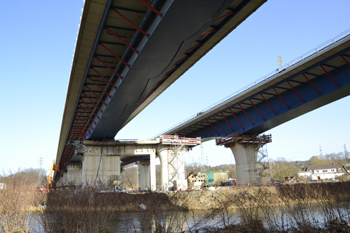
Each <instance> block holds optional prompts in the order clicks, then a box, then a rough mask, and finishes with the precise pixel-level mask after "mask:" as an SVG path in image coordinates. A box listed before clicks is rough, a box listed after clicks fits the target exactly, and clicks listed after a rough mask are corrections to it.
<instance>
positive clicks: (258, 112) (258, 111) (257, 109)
mask: <svg viewBox="0 0 350 233" xmlns="http://www.w3.org/2000/svg"><path fill="white" fill-rule="evenodd" d="M249 101H250V103H252V105H253V107H254V108H255V110H256V111H258V113H259V115H260V116H261V118H262V119H263V120H265V118H264V117H263V115H261V113H260V111H259V110H258V108H257V107H256V106H255V104H254V103H253V101H252V100H249Z"/></svg>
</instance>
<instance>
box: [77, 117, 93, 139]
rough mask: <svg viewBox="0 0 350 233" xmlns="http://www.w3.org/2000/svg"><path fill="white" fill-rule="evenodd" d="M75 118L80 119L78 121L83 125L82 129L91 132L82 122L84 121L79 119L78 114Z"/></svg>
mask: <svg viewBox="0 0 350 233" xmlns="http://www.w3.org/2000/svg"><path fill="white" fill-rule="evenodd" d="M75 119H78V120H79V121H80V123H81V124H82V125H83V126H84V130H85V131H89V133H91V132H90V130H89V129H87V128H86V126H85V124H84V123H83V122H82V121H81V119H80V117H79V116H76V118H75ZM85 135H86V134H85Z"/></svg>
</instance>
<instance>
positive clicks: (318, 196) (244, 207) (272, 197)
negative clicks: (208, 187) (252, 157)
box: [0, 176, 350, 233]
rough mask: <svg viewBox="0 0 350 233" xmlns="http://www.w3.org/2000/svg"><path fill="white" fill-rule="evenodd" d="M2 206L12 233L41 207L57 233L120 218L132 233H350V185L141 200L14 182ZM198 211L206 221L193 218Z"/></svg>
mask: <svg viewBox="0 0 350 233" xmlns="http://www.w3.org/2000/svg"><path fill="white" fill-rule="evenodd" d="M0 198H1V200H2V201H1V203H0V208H1V211H2V214H0V221H1V226H0V232H6V233H7V232H11V233H12V232H29V230H30V228H29V215H30V213H31V211H33V206H38V205H39V204H46V205H47V208H45V209H40V212H41V213H40V214H38V216H39V223H40V225H41V227H42V232H50V233H56V232H57V233H58V232H59V233H73V232H74V233H76V232H93V233H95V232H104V233H106V232H108V228H109V227H110V226H111V222H112V221H113V220H114V219H115V217H116V215H118V216H119V219H120V218H122V219H123V226H124V230H125V231H126V232H135V231H137V232H320V231H322V232H335V231H338V232H350V227H349V225H348V223H349V222H350V202H349V200H350V182H337V183H308V184H296V185H285V186H276V187H268V188H266V187H258V188H241V189H236V190H233V189H231V190H216V191H198V192H175V193H152V192H148V193H134V194H127V193H116V192H104V191H103V190H101V189H100V188H84V189H83V188H81V187H80V188H73V187H67V188H65V189H58V190H56V191H55V192H54V193H50V194H46V195H38V194H35V193H29V192H28V187H26V181H25V177H19V176H13V180H10V179H9V180H8V181H7V187H6V189H4V190H0ZM46 198H47V199H46ZM4 200H6V201H4ZM191 203H192V205H191ZM193 203H194V204H193ZM193 205H197V207H198V209H200V207H201V208H202V209H206V211H205V214H201V215H198V214H197V213H195V212H193V211H189V209H190V207H191V208H192V207H193ZM131 212H132V214H130V213H131Z"/></svg>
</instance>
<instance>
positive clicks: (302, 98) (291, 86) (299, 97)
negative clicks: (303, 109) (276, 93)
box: [287, 81, 305, 102]
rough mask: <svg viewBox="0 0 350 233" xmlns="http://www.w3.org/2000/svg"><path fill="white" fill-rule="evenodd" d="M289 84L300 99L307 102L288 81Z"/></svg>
mask: <svg viewBox="0 0 350 233" xmlns="http://www.w3.org/2000/svg"><path fill="white" fill-rule="evenodd" d="M287 83H288V84H289V86H290V87H291V88H292V89H293V91H294V92H295V93H296V94H297V95H298V96H299V98H300V99H301V100H302V101H303V102H305V100H304V99H303V98H302V97H301V96H300V95H299V93H298V92H297V90H295V88H294V87H293V86H292V84H290V82H289V81H287Z"/></svg>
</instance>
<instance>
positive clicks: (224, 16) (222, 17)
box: [214, 11, 235, 23]
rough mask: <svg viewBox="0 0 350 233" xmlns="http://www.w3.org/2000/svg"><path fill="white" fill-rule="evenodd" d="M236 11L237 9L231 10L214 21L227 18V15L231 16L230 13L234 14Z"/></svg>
mask: <svg viewBox="0 0 350 233" xmlns="http://www.w3.org/2000/svg"><path fill="white" fill-rule="evenodd" d="M234 13H235V11H231V12H229V13H227V14H226V15H223V16H221V17H219V18H217V19H216V20H215V21H214V23H216V22H217V21H219V20H222V19H224V18H226V17H227V16H230V15H232V14H234Z"/></svg>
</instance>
